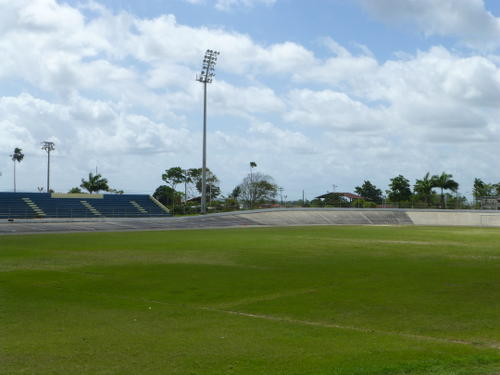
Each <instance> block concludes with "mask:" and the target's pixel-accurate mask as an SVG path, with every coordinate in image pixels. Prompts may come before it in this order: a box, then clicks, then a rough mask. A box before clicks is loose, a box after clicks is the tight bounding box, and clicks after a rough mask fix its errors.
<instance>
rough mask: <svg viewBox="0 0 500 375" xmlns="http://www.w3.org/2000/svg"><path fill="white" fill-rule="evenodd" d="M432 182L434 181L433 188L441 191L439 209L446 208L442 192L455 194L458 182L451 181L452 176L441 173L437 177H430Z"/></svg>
mask: <svg viewBox="0 0 500 375" xmlns="http://www.w3.org/2000/svg"><path fill="white" fill-rule="evenodd" d="M432 180H433V181H434V186H435V187H437V188H439V189H441V208H446V201H445V199H444V191H445V190H450V191H452V192H456V191H457V190H458V182H456V181H455V180H453V175H451V174H447V173H445V172H443V173H441V174H440V175H439V176H438V175H435V176H432Z"/></svg>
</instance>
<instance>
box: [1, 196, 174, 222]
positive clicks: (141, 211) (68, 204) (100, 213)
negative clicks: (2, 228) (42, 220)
mask: <svg viewBox="0 0 500 375" xmlns="http://www.w3.org/2000/svg"><path fill="white" fill-rule="evenodd" d="M152 216H170V214H168V213H166V212H165V211H164V210H163V209H162V208H160V207H159V206H158V205H157V204H156V203H155V202H153V200H152V199H151V197H150V196H149V195H146V194H122V195H118V194H117V195H115V194H104V195H102V196H99V198H97V197H96V196H95V195H94V196H92V195H90V194H89V195H80V196H78V197H71V195H66V196H64V197H57V196H56V197H52V194H48V193H0V219H8V218H13V219H15V218H36V217H48V218H50V217H152Z"/></svg>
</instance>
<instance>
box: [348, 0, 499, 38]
mask: <svg viewBox="0 0 500 375" xmlns="http://www.w3.org/2000/svg"><path fill="white" fill-rule="evenodd" d="M358 1H360V2H361V3H362V4H363V5H364V6H365V7H366V8H367V9H368V10H370V11H371V12H373V13H374V14H375V15H376V16H377V17H379V18H381V19H382V20H385V21H390V22H397V23H400V24H405V23H407V22H408V21H410V22H412V23H413V24H415V25H416V26H417V27H419V28H420V29H421V30H422V31H423V32H424V33H425V34H427V35H445V36H447V35H450V36H455V37H458V38H460V39H461V40H463V42H464V43H466V44H467V45H469V46H474V47H480V48H492V47H498V46H499V37H500V19H499V18H498V17H496V16H494V15H493V14H491V12H489V11H488V10H487V9H486V8H485V4H484V1H483V0H438V1H436V0H358Z"/></svg>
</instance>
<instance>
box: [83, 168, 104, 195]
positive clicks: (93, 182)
mask: <svg viewBox="0 0 500 375" xmlns="http://www.w3.org/2000/svg"><path fill="white" fill-rule="evenodd" d="M80 186H81V187H82V188H84V189H85V190H87V191H88V192H89V193H90V194H92V193H93V192H94V191H95V192H98V191H101V190H104V191H108V190H109V186H108V180H107V179H106V178H103V177H102V176H101V175H100V174H96V175H93V174H92V173H89V179H88V180H87V181H85V180H84V179H83V178H82V183H81V185H80Z"/></svg>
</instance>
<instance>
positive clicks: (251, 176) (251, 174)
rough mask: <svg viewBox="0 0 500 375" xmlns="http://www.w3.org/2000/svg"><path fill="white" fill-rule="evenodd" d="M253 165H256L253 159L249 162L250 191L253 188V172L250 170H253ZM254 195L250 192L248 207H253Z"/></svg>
mask: <svg viewBox="0 0 500 375" xmlns="http://www.w3.org/2000/svg"><path fill="white" fill-rule="evenodd" d="M255 167H257V163H256V162H254V161H251V162H250V189H251V190H252V191H253V190H254V186H253V173H252V171H253V169H254V168H255ZM254 195H255V194H254V193H252V194H251V196H252V198H251V199H250V208H252V207H253V203H254V199H253V196H254Z"/></svg>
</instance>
